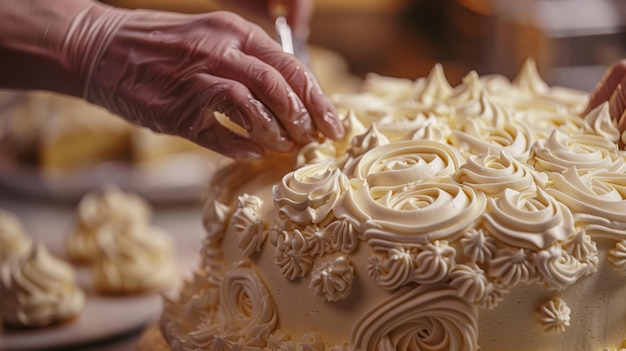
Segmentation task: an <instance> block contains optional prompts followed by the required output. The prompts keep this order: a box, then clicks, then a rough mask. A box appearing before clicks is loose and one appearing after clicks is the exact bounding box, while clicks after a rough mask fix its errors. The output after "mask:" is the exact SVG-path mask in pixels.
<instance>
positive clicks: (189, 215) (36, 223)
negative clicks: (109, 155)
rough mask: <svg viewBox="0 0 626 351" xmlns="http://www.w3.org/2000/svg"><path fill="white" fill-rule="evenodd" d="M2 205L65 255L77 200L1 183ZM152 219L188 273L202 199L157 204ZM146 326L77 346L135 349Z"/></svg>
mask: <svg viewBox="0 0 626 351" xmlns="http://www.w3.org/2000/svg"><path fill="white" fill-rule="evenodd" d="M0 209H3V210H7V211H10V212H13V213H14V214H16V215H17V216H18V217H19V218H20V219H21V221H22V224H23V226H24V228H25V230H26V232H27V233H28V234H29V235H30V236H31V237H32V238H34V239H35V240H41V241H42V242H43V243H44V244H45V245H46V246H47V247H48V249H49V251H50V252H51V253H53V254H56V255H59V256H63V252H64V244H65V240H64V239H65V238H66V235H67V232H68V230H69V229H71V228H72V225H73V222H74V215H75V211H76V204H75V203H58V202H53V201H49V200H48V201H43V200H40V199H37V198H33V197H24V196H22V195H20V194H16V193H15V192H13V191H11V190H10V189H5V188H1V187H0ZM152 222H153V224H154V225H156V226H159V227H161V228H163V229H165V230H166V231H167V232H169V233H170V235H171V236H172V237H173V239H174V242H175V247H176V248H175V252H176V257H177V261H178V265H179V267H180V269H181V276H180V277H181V279H183V278H185V277H187V276H189V275H190V273H191V271H192V270H193V269H194V268H195V266H196V262H197V259H198V258H199V256H198V252H199V250H200V247H201V240H202V238H203V237H204V233H205V232H204V228H203V226H202V205H201V204H200V203H198V204H193V203H192V204H184V205H182V204H177V205H171V206H166V205H162V204H161V205H157V206H155V212H154V216H153V221H152ZM159 312H160V311H159ZM159 312H157V313H155V315H158V313H159ZM150 323H151V322H147V324H146V326H145V327H148V326H149V324H150ZM145 327H144V328H145ZM144 328H139V329H137V330H131V331H129V332H128V333H126V334H124V335H119V336H117V337H115V339H109V340H99V341H96V342H94V343H93V344H90V345H89V346H87V347H85V346H83V347H77V348H75V349H74V350H75V351H106V350H116V351H130V350H134V349H135V346H136V343H137V341H138V339H139V337H140V336H141V334H142V332H143V330H144ZM1 337H2V336H1V335H0V338H1Z"/></svg>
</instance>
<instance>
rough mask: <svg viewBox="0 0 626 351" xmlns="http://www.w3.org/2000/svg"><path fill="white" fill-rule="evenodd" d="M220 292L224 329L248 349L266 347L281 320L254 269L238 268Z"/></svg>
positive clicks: (229, 274)
mask: <svg viewBox="0 0 626 351" xmlns="http://www.w3.org/2000/svg"><path fill="white" fill-rule="evenodd" d="M219 291H220V295H219V299H220V321H221V323H222V327H224V328H225V329H226V330H228V331H229V333H231V334H234V336H236V337H237V340H238V341H240V342H241V343H242V344H243V345H245V346H249V347H263V346H265V345H266V340H267V336H268V335H269V334H270V333H271V332H272V331H273V330H274V329H275V328H276V325H277V323H278V316H277V315H276V306H275V305H274V300H273V299H272V296H271V295H270V293H269V291H268V290H267V288H266V287H265V285H264V284H263V282H262V281H261V280H260V279H259V276H258V274H257V273H256V272H255V271H254V269H253V268H251V267H249V266H248V265H247V264H243V263H239V264H237V265H236V266H235V267H233V268H232V269H231V270H230V271H229V272H227V273H226V274H225V275H224V279H223V281H222V284H221V286H220V290H219Z"/></svg>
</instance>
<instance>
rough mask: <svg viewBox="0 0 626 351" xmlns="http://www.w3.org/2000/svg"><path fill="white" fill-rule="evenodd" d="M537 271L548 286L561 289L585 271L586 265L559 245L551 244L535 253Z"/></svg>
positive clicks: (572, 282)
mask: <svg viewBox="0 0 626 351" xmlns="http://www.w3.org/2000/svg"><path fill="white" fill-rule="evenodd" d="M535 262H536V264H537V272H538V273H539V274H540V278H541V280H542V281H543V283H544V284H545V285H546V286H547V287H548V288H549V289H554V290H558V291H563V290H565V288H567V287H568V286H570V285H572V284H574V283H575V282H576V281H577V280H578V279H579V278H580V277H582V276H584V275H585V274H586V273H587V267H586V266H585V265H584V264H583V263H582V262H580V261H578V260H577V259H576V258H574V257H573V256H572V255H570V254H569V253H567V251H565V250H563V249H562V248H561V246H560V245H552V246H550V247H549V248H548V249H545V250H541V251H539V252H537V254H536V255H535Z"/></svg>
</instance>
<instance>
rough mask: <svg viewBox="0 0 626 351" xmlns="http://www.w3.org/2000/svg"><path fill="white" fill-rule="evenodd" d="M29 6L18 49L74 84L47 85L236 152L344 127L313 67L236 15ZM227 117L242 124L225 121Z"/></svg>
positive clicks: (72, 2) (64, 2) (73, 3)
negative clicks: (29, 25) (309, 68)
mask: <svg viewBox="0 0 626 351" xmlns="http://www.w3.org/2000/svg"><path fill="white" fill-rule="evenodd" d="M33 4H34V5H33ZM27 6H32V7H33V8H31V9H30V11H31V12H32V13H31V14H32V17H34V18H33V21H35V20H37V19H39V21H37V22H36V24H33V26H32V27H33V28H32V29H30V28H24V27H23V26H22V27H20V28H19V29H20V31H22V32H20V31H15V32H14V33H16V34H17V35H19V36H20V38H22V37H23V40H22V41H21V42H14V41H13V40H11V41H12V43H11V45H12V47H11V49H10V50H9V54H14V53H15V52H16V51H17V52H18V54H22V53H23V52H25V51H29V54H28V55H26V56H28V57H27V58H30V57H35V59H34V60H31V61H34V62H49V61H51V60H50V57H52V56H54V57H55V60H54V62H53V63H52V64H49V65H48V66H50V67H51V69H52V71H53V72H54V71H55V69H59V70H60V71H62V72H64V75H63V77H64V78H65V80H66V82H59V83H56V84H57V86H56V87H55V86H53V85H54V84H55V83H49V84H47V85H46V84H44V85H42V86H43V87H44V88H51V86H52V89H51V90H56V91H62V92H66V93H74V94H78V95H80V94H82V95H83V97H85V98H86V99H88V100H89V101H91V102H93V103H95V104H98V105H102V106H104V107H106V108H108V109H109V110H111V111H113V112H114V113H117V114H119V115H120V116H122V117H125V118H127V119H128V120H130V121H132V122H134V123H136V124H139V125H142V126H146V127H149V128H151V129H153V130H156V131H159V132H164V133H168V134H176V135H180V136H182V137H185V138H188V139H190V140H192V141H195V142H197V143H198V144H200V145H203V146H205V147H208V148H210V149H213V150H215V151H217V152H219V153H222V154H224V155H226V156H229V157H232V158H236V159H250V158H258V157H260V156H262V155H263V154H264V153H265V151H266V150H269V151H275V152H286V151H289V150H291V149H292V147H293V146H294V145H303V144H306V143H308V142H311V141H313V140H315V139H316V138H318V137H319V134H320V133H321V134H323V135H325V136H327V137H330V138H340V137H341V136H342V134H343V127H342V124H341V123H340V121H339V119H338V117H337V114H336V111H335V109H334V107H333V106H332V104H331V102H330V101H329V99H328V98H327V97H325V96H324V94H323V93H322V91H321V89H320V88H319V85H318V84H317V82H316V81H315V79H314V77H313V76H312V75H311V73H310V72H308V71H307V70H306V69H305V68H304V67H303V65H302V64H301V63H300V62H299V61H297V60H296V59H295V58H294V57H293V56H291V55H288V54H285V53H283V52H282V51H281V48H280V46H279V45H278V43H276V42H275V41H274V40H273V39H272V38H271V37H270V36H269V35H268V34H266V33H265V32H264V31H263V30H261V29H260V27H258V26H256V25H254V24H252V23H250V22H247V21H245V20H243V19H242V18H241V17H239V16H237V15H234V14H231V13H227V12H215V13H209V14H203V15H183V14H176V13H168V12H159V11H148V10H122V9H117V8H113V7H110V6H107V5H104V4H100V3H97V2H95V1H90V0H55V1H44V0H39V1H37V0H24V1H23V2H20V6H17V5H14V6H13V9H14V10H15V11H14V12H20V11H22V10H23V7H27ZM26 13H28V11H26ZM42 14H43V18H39V17H38V16H40V17H41V16H42ZM64 14H67V16H68V17H69V19H70V20H68V21H66V18H64V17H63V15H64ZM14 17H15V15H14V14H13V15H12V16H9V17H8V18H9V19H12V18H14ZM2 26H3V25H2V24H0V29H2V28H3V27H2ZM5 28H6V27H5ZM27 29H28V30H27ZM31 30H32V31H36V33H30V31H31ZM37 30H39V31H37ZM24 31H25V32H26V34H24V33H23V32H24ZM1 32H2V31H1V30H0V34H1ZM13 37H15V36H13ZM6 38H10V36H6ZM42 38H43V40H42ZM24 40H25V41H26V42H27V43H28V45H26V44H24ZM33 42H37V43H41V42H44V44H45V45H44V46H45V50H43V49H42V48H41V47H40V46H37V45H41V44H37V45H35V44H33ZM2 45H3V44H1V43H0V46H2ZM11 45H9V46H11ZM24 47H27V48H28V50H25V49H23V48H24ZM1 52H2V50H0V53H1ZM18 56H19V55H18ZM2 62H3V61H2V59H0V63H2ZM31 66H32V67H38V66H37V65H35V64H32V65H31ZM59 67H60V68H59ZM0 71H2V68H0ZM5 71H6V69H5ZM40 71H43V70H41V69H40ZM46 71H49V70H48V69H47V68H46ZM51 76H53V77H56V76H55V75H54V74H51ZM57 76H58V75H57ZM47 81H49V79H48V80H47ZM64 84H65V85H66V86H63V85H64ZM220 114H224V115H226V116H228V117H229V118H230V120H231V121H232V122H234V123H236V124H237V125H239V126H241V127H242V128H239V129H243V131H239V132H234V131H233V130H232V128H231V129H229V128H227V127H225V126H224V123H220V120H219V119H218V118H217V117H218V116H220Z"/></svg>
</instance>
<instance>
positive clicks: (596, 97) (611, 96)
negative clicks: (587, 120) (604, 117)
mask: <svg viewBox="0 0 626 351" xmlns="http://www.w3.org/2000/svg"><path fill="white" fill-rule="evenodd" d="M624 89H626V60H622V61H619V62H617V63H615V64H613V65H612V66H611V67H610V68H609V69H608V70H607V71H606V73H605V74H604V76H603V77H602V79H601V80H600V82H599V83H598V85H597V86H596V88H595V89H594V91H593V92H592V93H591V97H590V99H589V104H588V105H587V109H586V111H585V113H584V114H587V113H588V112H589V111H591V110H593V109H594V108H596V107H598V106H599V105H600V104H602V103H603V102H605V101H608V102H609V113H610V115H611V118H612V119H613V120H614V121H615V122H616V123H617V128H618V129H619V130H620V132H621V133H622V138H621V139H620V141H619V147H620V149H624V143H625V141H624V140H623V136H624V131H626V92H625V91H624Z"/></svg>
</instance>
